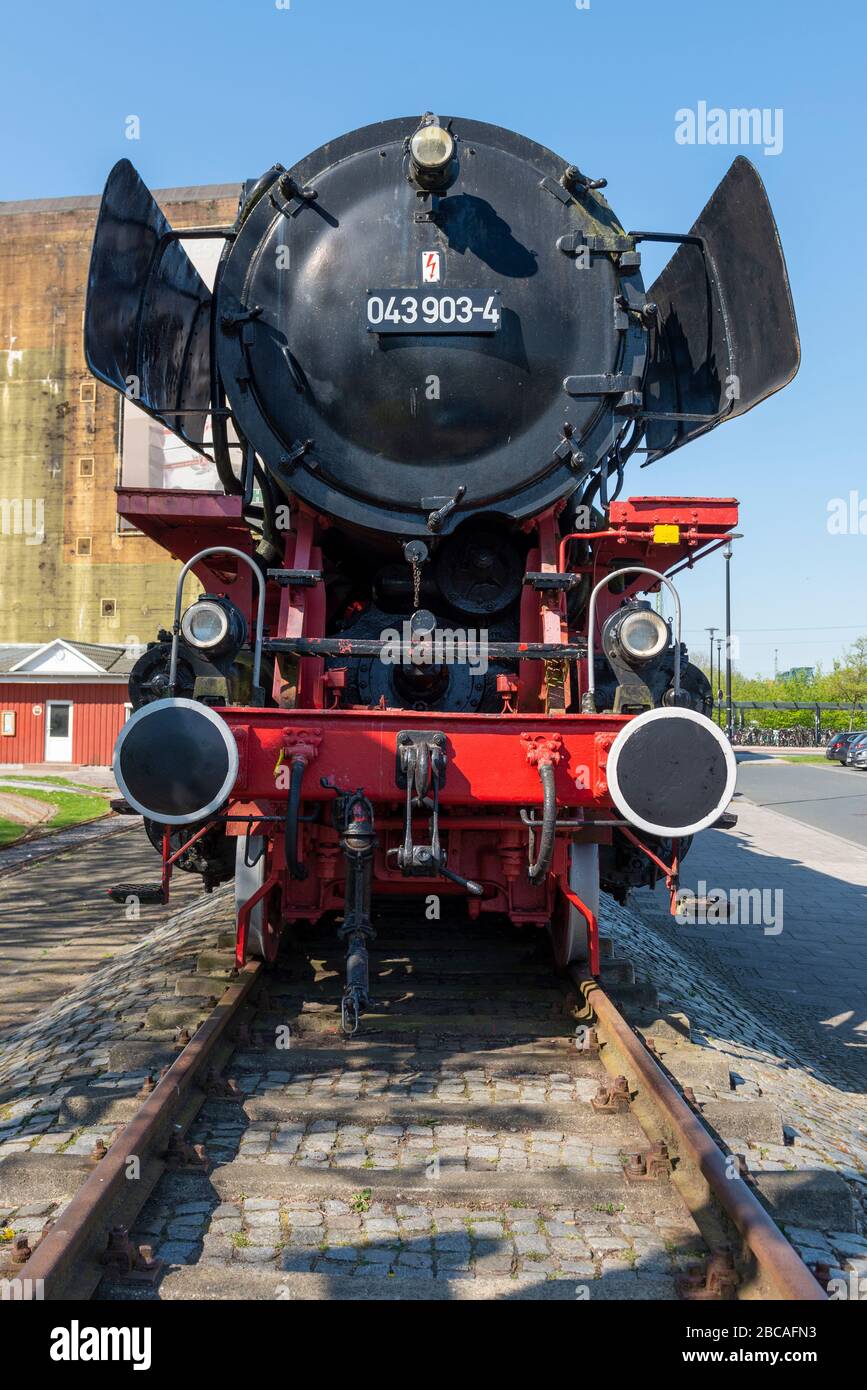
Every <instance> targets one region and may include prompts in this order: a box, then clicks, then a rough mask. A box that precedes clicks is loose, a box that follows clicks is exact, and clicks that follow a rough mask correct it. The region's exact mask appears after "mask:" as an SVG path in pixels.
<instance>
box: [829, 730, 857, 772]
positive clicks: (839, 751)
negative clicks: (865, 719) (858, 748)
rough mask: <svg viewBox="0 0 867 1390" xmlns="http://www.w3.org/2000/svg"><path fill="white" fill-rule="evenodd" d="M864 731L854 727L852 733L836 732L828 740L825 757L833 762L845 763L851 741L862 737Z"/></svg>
mask: <svg viewBox="0 0 867 1390" xmlns="http://www.w3.org/2000/svg"><path fill="white" fill-rule="evenodd" d="M864 732H865V731H864V730H863V729H854V730H853V731H851V732H850V733H845V734H835V735H834V737H833V738H832V739H830V740H829V742H828V746H827V748H826V749H825V757H826V758H828V759H829V760H830V761H831V762H838V763H841V764H842V763H845V761H846V754H847V753H848V752H849V745H850V743H851V742H852V740H853V739H856V738H861V737H862V735H863V734H864Z"/></svg>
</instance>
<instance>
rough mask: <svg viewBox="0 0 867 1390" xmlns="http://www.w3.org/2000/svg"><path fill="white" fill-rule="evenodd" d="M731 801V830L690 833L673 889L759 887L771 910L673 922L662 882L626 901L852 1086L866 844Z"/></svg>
mask: <svg viewBox="0 0 867 1390" xmlns="http://www.w3.org/2000/svg"><path fill="white" fill-rule="evenodd" d="M732 809H733V810H734V811H736V813H737V815H738V817H739V820H738V825H737V827H736V829H734V830H731V831H718V830H714V831H707V832H706V833H705V834H703V835H700V836H699V837H698V838H697V839H696V841H695V842H694V844H693V847H692V849H691V851H690V853H689V855H688V857H687V859H686V861H685V863H684V867H683V873H682V875H681V883H682V887H683V888H689V889H692V890H693V892H696V893H700V894H703V893H712V892H713V890H715V889H722V890H725V891H726V892H728V891H730V890H733V889H747V890H756V889H758V890H760V891H764V892H765V893H766V895H767V896H766V898H765V902H764V907H765V909H770V912H767V911H766V912H765V914H764V915H763V920H760V921H759V922H758V924H757V925H751V924H749V923H748V924H745V925H743V924H742V925H738V924H735V923H734V922H732V921H728V922H726V921H724V920H723V921H722V922H719V923H713V921H712V920H711V921H710V922H706V923H705V924H703V925H702V924H695V925H694V924H692V923H689V924H680V923H678V922H677V921H676V920H675V919H674V918H672V917H671V916H670V915H669V913H668V894H667V892H666V890H665V889H664V887H659V888H657V890H656V892H655V893H650V892H649V890H646V889H645V890H641V891H640V892H637V893H634V894H633V896H632V899H631V901H632V904H633V906H634V907H635V908H636V909H638V910H639V911H640V913H641V914H642V916H644V917H646V918H648V919H649V920H651V921H652V922H653V925H654V926H655V927H656V928H657V929H658V930H659V931H660V932H661V934H662V935H663V936H665V937H667V938H668V939H669V940H671V941H672V942H676V943H677V945H678V946H679V947H680V949H681V950H682V951H684V952H685V953H686V954H687V955H688V957H689V958H691V959H692V960H694V961H695V963H696V966H697V968H698V969H699V970H700V969H702V967H703V966H705V965H710V966H711V967H712V968H713V969H714V970H715V971H716V972H717V973H720V974H721V975H722V977H723V978H724V980H726V982H727V983H728V984H729V986H730V988H731V989H732V991H733V994H734V995H736V996H737V997H739V998H740V999H742V1000H744V999H745V1000H747V1001H749V1003H750V1004H751V1005H752V1006H753V1007H756V1006H758V1008H759V1010H760V1011H761V1013H762V1015H763V1016H765V1017H767V1018H768V1019H769V1020H770V1021H771V1022H773V1024H774V1025H775V1026H776V1027H777V1029H778V1030H779V1031H780V1032H782V1033H783V1035H784V1036H785V1037H786V1039H787V1043H788V1046H789V1048H790V1052H789V1054H788V1055H789V1058H790V1060H791V1061H793V1062H795V1063H797V1064H800V1065H805V1064H806V1065H809V1066H810V1067H811V1068H812V1069H813V1071H814V1072H815V1074H816V1075H817V1076H820V1077H821V1078H822V1079H824V1080H827V1081H829V1082H831V1083H833V1084H835V1085H838V1086H839V1085H842V1086H849V1087H855V1088H859V1089H863V1088H864V1086H865V1083H867V849H861V848H860V847H859V846H857V845H853V844H851V843H849V842H847V841H845V840H842V839H840V838H838V837H837V836H835V835H830V834H828V833H826V832H825V831H822V830H818V829H815V828H814V827H812V826H807V825H804V824H801V823H799V822H797V821H795V820H792V819H790V818H788V817H786V816H783V815H781V814H779V813H778V812H776V811H771V810H769V809H767V808H766V807H761V806H756V805H754V804H753V803H752V802H750V801H747V800H745V799H744V798H743V797H742V796H738V797H736V799H735V801H734V803H733V806H732ZM755 905H756V906H758V904H757V903H756V904H755ZM760 916H761V914H760ZM750 918H751V920H753V921H754V920H755V919H754V917H753V916H752V914H750ZM774 919H776V920H774ZM780 925H782V931H779V930H778V928H779V926H780Z"/></svg>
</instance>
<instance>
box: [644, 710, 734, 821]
mask: <svg viewBox="0 0 867 1390" xmlns="http://www.w3.org/2000/svg"><path fill="white" fill-rule="evenodd" d="M727 776H728V768H727V766H726V761H725V757H724V754H723V750H722V747H721V746H720V744H719V742H718V741H717V739H715V738H714V736H713V734H712V733H711V732H710V731H709V730H708V729H705V728H702V726H701V725H700V724H697V723H695V721H694V720H691V719H684V718H675V717H672V718H670V719H660V720H658V721H656V722H654V723H649V724H645V725H644V726H643V727H640V728H639V727H636V729H635V732H634V733H633V734H632V736H631V737H630V738H629V739H628V740H627V741H626V743H625V744H624V745H623V748H622V749H621V752H620V756H619V758H618V763H617V781H618V784H619V787H620V791H621V796H622V798H623V799H624V800H625V802H626V807H628V808H629V810H630V811H631V812H632V813H633V814H635V815H636V816H638V817H640V818H641V819H642V820H644V821H647V822H648V823H649V824H652V825H655V826H660V827H662V826H664V827H666V829H667V828H668V827H671V828H672V830H676V829H677V828H678V827H682V826H691V825H696V824H697V823H698V822H699V821H701V820H703V819H704V817H705V816H707V815H709V814H710V812H711V811H712V810H713V809H714V807H715V806H718V805H719V803H720V801H721V800H722V797H723V794H724V792H725V787H726V779H727ZM621 809H625V808H624V807H621Z"/></svg>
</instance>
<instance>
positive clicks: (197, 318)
mask: <svg viewBox="0 0 867 1390" xmlns="http://www.w3.org/2000/svg"><path fill="white" fill-rule="evenodd" d="M191 235H192V236H194V237H203V236H209V237H220V236H222V235H224V232H223V230H222V229H220V228H214V227H211V228H185V229H184V230H183V231H181V232H174V231H173V230H172V228H171V227H170V226H169V224H168V222H167V221H166V219H165V217H164V216H163V214H162V212H161V211H160V209H159V208H158V206H157V204H156V202H155V201H154V199H153V197H152V196H151V194H150V192H149V191H148V189H147V188H146V186H145V184H144V183H143V182H142V180H141V179H140V178H139V176H138V174H137V173H136V171H135V169H134V168H133V166H132V164H130V162H129V160H128V159H122V160H120V162H119V163H118V164H116V165H115V166H114V168H113V169H112V171H111V173H110V174H109V176H108V180H107V182H106V185H105V190H104V192H103V195H102V203H101V205H100V209H99V216H98V218H97V223H96V233H95V236H94V241H93V250H92V252H91V258H90V274H89V277H88V284H87V306H86V309H85V316H84V351H85V357H86V359H87V365H88V367H89V368H90V370H91V372H92V373H93V374H94V376H96V377H98V378H99V379H100V381H104V382H105V383H106V384H107V385H108V386H113V387H114V389H115V390H116V391H120V392H121V393H122V394H124V395H127V396H128V397H129V399H130V400H132V401H134V402H135V404H136V405H138V406H141V408H142V409H143V410H145V411H147V413H148V414H149V415H153V416H154V417H155V418H156V419H157V420H160V421H162V423H163V424H164V425H167V426H168V428H169V429H170V430H171V431H172V433H173V434H176V435H178V436H179V438H181V439H183V440H184V442H185V443H187V444H189V445H190V447H191V448H194V449H197V450H198V452H199V453H203V452H204V449H203V447H202V440H203V431H204V428H205V423H206V421H207V418H208V413H209V411H210V408H211V403H212V402H211V388H212V382H211V345H210V337H211V292H210V290H209V289H208V287H207V285H206V284H205V283H204V281H203V280H202V279H201V277H200V275H199V273H198V271H197V270H196V269H195V267H194V265H193V263H192V261H191V260H190V258H189V257H188V255H187V253H186V251H185V250H184V248H183V247H182V246H181V244H180V240H179V238H180V237H182V236H183V237H187V238H189V237H190V236H191Z"/></svg>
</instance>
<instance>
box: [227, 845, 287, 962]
mask: <svg viewBox="0 0 867 1390" xmlns="http://www.w3.org/2000/svg"><path fill="white" fill-rule="evenodd" d="M248 859H250V860H252V861H253V862H252V864H251V863H248V862H247V861H248ZM267 859H268V853H267V841H266V839H265V837H264V835H251V836H250V839H249V841H248V840H247V838H246V836H242V835H241V836H239V837H238V841H237V848H236V850H235V922H236V924H237V921H238V918H239V916H240V913H241V908H242V907H243V906H244V904H245V903H248V902H249V901H250V899H251V898H252V896H253V894H254V893H257V892H258V891H259V889H260V888H261V887H262V884H263V883H264V882H265V875H266V872H267V867H268V865H267ZM273 918H274V913H273V909H272V904H271V902H270V901H269V900H268V899H266V900H264V901H262V902H259V903H257V904H256V906H255V907H254V908H253V911H252V912H251V914H250V921H249V925H248V928H247V957H248V959H252V960H264V961H268V962H269V963H273V962H274V961H275V960H276V959H277V952H278V950H279V948H280V925H279V922H275V921H274V920H273Z"/></svg>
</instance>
